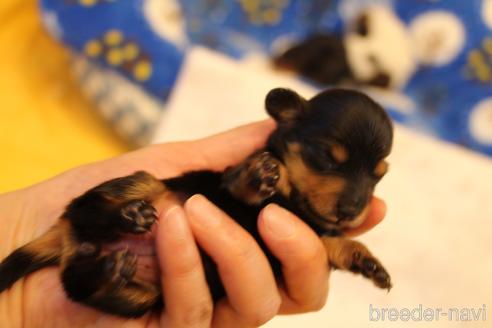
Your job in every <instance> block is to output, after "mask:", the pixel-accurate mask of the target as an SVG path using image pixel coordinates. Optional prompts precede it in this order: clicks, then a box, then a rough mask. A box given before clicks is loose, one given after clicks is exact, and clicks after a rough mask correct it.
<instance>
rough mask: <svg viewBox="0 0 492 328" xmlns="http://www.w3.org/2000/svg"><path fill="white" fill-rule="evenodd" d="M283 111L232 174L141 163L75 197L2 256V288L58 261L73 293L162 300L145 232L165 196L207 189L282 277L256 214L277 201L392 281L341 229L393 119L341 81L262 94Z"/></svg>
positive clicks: (97, 299) (353, 214)
mask: <svg viewBox="0 0 492 328" xmlns="http://www.w3.org/2000/svg"><path fill="white" fill-rule="evenodd" d="M266 108H267V111H268V113H269V114H270V115H271V116H272V117H273V118H274V119H275V120H276V121H277V123H278V127H277V129H276V130H275V131H274V132H273V133H272V134H271V135H270V137H269V139H268V142H267V144H266V146H265V148H264V149H261V150H258V151H257V152H255V153H254V154H252V155H251V156H249V157H248V158H246V159H245V160H244V161H243V162H242V163H240V164H239V165H237V166H235V167H231V168H228V169H227V170H225V172H211V171H198V172H190V173H187V174H184V175H183V176H180V177H176V178H172V179H167V180H163V181H161V180H158V179H157V178H155V177H153V176H151V175H150V174H148V173H145V172H137V173H135V174H133V175H131V176H127V177H122V178H117V179H114V180H110V181H107V182H105V183H103V184H101V185H99V186H97V187H95V188H93V189H91V190H89V191H87V192H86V193H85V194H83V195H81V196H80V197H78V198H76V199H74V200H73V201H72V202H71V203H70V204H69V205H68V206H67V208H66V211H65V212H64V214H63V215H62V216H61V218H60V219H59V221H58V223H57V224H56V225H55V226H53V227H52V228H51V229H50V230H49V231H48V232H46V233H45V234H44V235H42V236H41V237H39V238H38V239H36V240H34V241H32V242H31V243H29V244H27V245H25V246H23V247H21V248H19V249H17V250H16V251H14V252H13V253H12V254H10V255H9V256H8V257H7V258H5V259H4V260H3V262H2V263H1V264H0V291H3V290H5V289H7V288H9V287H10V286H11V285H12V284H13V283H14V282H15V281H17V280H18V279H20V278H21V277H23V276H25V275H27V274H29V273H31V272H33V271H35V270H38V269H40V268H42V267H45V266H48V265H55V264H57V265H59V266H60V277H61V281H62V284H63V286H64V289H65V291H66V293H67V295H68V297H70V298H71V299H73V300H75V301H77V302H82V303H85V304H87V305H89V306H92V307H95V308H98V309H100V310H103V311H106V312H109V313H114V314H118V315H123V316H128V317H137V316H140V315H143V314H144V313H145V312H147V311H148V310H150V309H153V308H155V307H157V306H159V305H162V304H160V300H161V295H160V286H159V285H158V284H157V283H153V282H151V281H148V280H146V279H144V278H142V276H143V275H142V274H141V271H142V270H143V269H144V268H143V267H142V265H141V262H142V258H143V257H144V255H145V254H141V253H139V250H138V244H139V242H141V243H143V242H144V241H145V239H146V238H145V236H147V235H148V232H149V231H150V230H151V227H152V226H153V223H154V222H155V220H156V213H155V209H154V208H153V206H152V205H151V204H152V202H153V201H154V200H155V199H156V198H158V197H175V196H179V197H188V196H190V195H193V194H197V193H200V194H203V195H205V196H206V197H207V198H208V199H209V200H211V201H212V202H213V203H215V204H216V205H217V206H219V207H220V208H222V209H223V210H224V211H225V212H227V213H228V214H229V215H230V216H231V217H233V218H234V219H235V220H236V221H237V222H238V223H239V224H240V225H241V226H243V227H244V228H245V229H246V230H248V231H249V232H250V233H251V234H252V235H253V236H254V237H255V238H256V240H257V241H258V243H259V244H260V245H261V246H262V247H263V249H264V250H265V252H266V253H267V255H268V256H269V258H270V262H271V264H272V267H273V269H274V271H275V273H276V274H277V276H279V277H280V270H279V263H278V262H277V261H276V260H275V259H274V258H273V256H271V254H270V253H269V252H268V250H267V249H266V248H265V247H264V245H263V243H262V241H261V239H260V238H259V235H258V231H257V227H256V218H257V217H258V214H259V212H260V210H261V209H262V208H263V207H264V206H265V204H267V203H270V202H275V203H278V204H280V205H281V206H284V207H285V208H287V209H289V210H290V211H292V212H294V213H295V214H297V215H298V216H299V217H300V218H302V219H303V220H305V222H307V223H308V224H309V225H310V226H311V227H312V228H313V229H314V230H315V231H316V232H317V233H318V234H319V236H320V237H321V238H322V241H323V242H324V244H325V245H326V250H327V256H328V259H329V262H330V264H331V265H333V266H334V267H336V268H339V269H342V270H349V271H352V272H354V273H361V274H362V275H363V276H365V277H367V278H369V279H370V280H372V281H373V282H374V283H375V284H376V285H377V286H378V287H381V288H387V289H389V288H391V282H390V277H389V275H388V273H387V272H386V270H385V269H384V268H383V266H382V265H381V263H380V262H379V261H378V260H377V259H376V258H375V257H374V256H373V255H372V254H371V253H370V252H369V251H368V250H367V248H366V247H365V246H363V245H362V244H360V243H358V242H356V241H353V240H350V239H347V238H344V237H343V233H342V232H343V229H344V228H350V227H356V226H357V225H359V224H360V223H361V220H362V219H363V218H364V215H365V213H366V211H367V208H368V204H369V201H370V199H371V197H372V194H373V190H374V186H375V185H376V183H377V182H378V181H379V179H381V177H382V176H383V175H384V174H385V173H386V170H387V164H386V162H385V158H386V157H387V156H388V154H389V152H390V149H391V144H392V126H391V123H390V120H389V119H388V117H387V115H386V114H385V112H384V110H383V109H382V108H381V107H380V106H379V105H377V104H376V103H375V102H374V101H372V100H371V99H370V98H368V97H367V96H365V95H364V94H361V93H359V92H356V91H348V90H341V89H334V90H328V91H325V92H322V93H320V94H318V95H317V96H315V97H314V98H312V99H310V100H309V101H307V100H305V99H303V98H302V97H300V96H299V95H298V94H296V93H295V92H293V91H290V90H286V89H274V90H272V91H271V92H270V93H269V94H268V96H267V98H266ZM203 259H204V265H205V270H206V274H207V279H208V283H209V285H210V289H211V292H212V294H213V296H214V298H215V299H217V298H219V297H221V296H223V295H224V290H223V287H222V285H221V283H220V280H219V277H218V274H217V271H216V269H215V266H214V264H213V262H212V261H211V260H210V258H209V257H207V255H206V254H203Z"/></svg>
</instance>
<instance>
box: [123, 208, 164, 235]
mask: <svg viewBox="0 0 492 328" xmlns="http://www.w3.org/2000/svg"><path fill="white" fill-rule="evenodd" d="M121 216H122V218H123V225H124V228H125V230H127V231H128V232H131V233H136V234H139V233H144V232H147V231H149V230H150V228H151V227H152V225H153V224H154V222H155V221H156V220H157V211H156V209H155V208H154V207H153V206H152V205H151V204H150V203H148V202H146V201H144V200H134V201H130V202H128V203H126V204H125V205H124V206H123V207H122V208H121Z"/></svg>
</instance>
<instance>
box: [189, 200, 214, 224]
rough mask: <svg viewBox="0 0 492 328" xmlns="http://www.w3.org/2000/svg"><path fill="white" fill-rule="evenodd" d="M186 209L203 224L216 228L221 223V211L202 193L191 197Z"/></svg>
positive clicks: (194, 218) (190, 215)
mask: <svg viewBox="0 0 492 328" xmlns="http://www.w3.org/2000/svg"><path fill="white" fill-rule="evenodd" d="M185 209H186V211H187V213H188V215H189V217H191V219H192V220H193V221H195V222H198V223H199V224H200V225H201V226H204V227H207V228H215V227H217V226H219V225H220V218H221V213H220V212H219V211H218V209H217V208H216V207H215V205H214V204H212V203H211V202H210V201H209V200H208V199H207V198H205V197H204V196H202V195H194V196H192V197H190V198H189V199H188V200H187V201H186V203H185Z"/></svg>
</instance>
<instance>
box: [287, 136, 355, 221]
mask: <svg viewBox="0 0 492 328" xmlns="http://www.w3.org/2000/svg"><path fill="white" fill-rule="evenodd" d="M288 149H289V151H288V152H287V156H286V157H285V166H286V170H287V172H288V176H289V180H290V183H291V184H292V185H293V186H294V187H296V188H297V189H298V190H299V192H300V193H301V194H302V195H303V196H305V197H306V198H307V199H308V201H309V204H310V205H311V206H312V207H313V208H314V209H315V210H316V212H318V213H319V214H320V215H322V216H323V217H324V218H326V219H327V220H331V221H332V222H335V221H336V217H335V215H334V208H335V206H336V204H337V201H338V197H339V195H340V193H341V192H342V190H343V189H344V187H345V184H346V182H345V179H343V178H340V177H337V176H326V175H320V174H318V173H316V172H314V171H313V170H312V169H310V168H309V167H307V166H306V164H305V163H304V161H303V160H302V157H301V154H300V153H299V149H300V146H299V145H298V144H289V146H288Z"/></svg>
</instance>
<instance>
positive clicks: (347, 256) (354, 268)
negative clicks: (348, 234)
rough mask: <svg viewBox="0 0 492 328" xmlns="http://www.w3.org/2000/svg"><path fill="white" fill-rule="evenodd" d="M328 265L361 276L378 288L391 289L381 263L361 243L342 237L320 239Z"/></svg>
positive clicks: (389, 281)
mask: <svg viewBox="0 0 492 328" xmlns="http://www.w3.org/2000/svg"><path fill="white" fill-rule="evenodd" d="M321 241H322V242H323V244H324V245H325V249H326V252H327V255H328V260H329V262H330V264H331V265H332V266H333V267H335V268H338V269H341V270H347V271H351V272H353V273H356V274H362V275H363V276H364V277H366V278H368V279H370V280H371V281H372V282H373V283H374V284H375V285H376V286H378V287H379V288H384V289H387V290H388V291H389V290H390V289H391V287H392V285H391V278H390V275H389V274H388V272H387V271H386V269H385V268H384V267H383V265H382V264H381V262H379V260H378V259H377V258H376V257H374V256H373V255H372V254H371V252H370V251H369V250H368V249H367V247H366V246H364V245H363V244H362V243H360V242H358V241H355V240H351V239H347V238H343V237H329V236H323V237H321Z"/></svg>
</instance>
